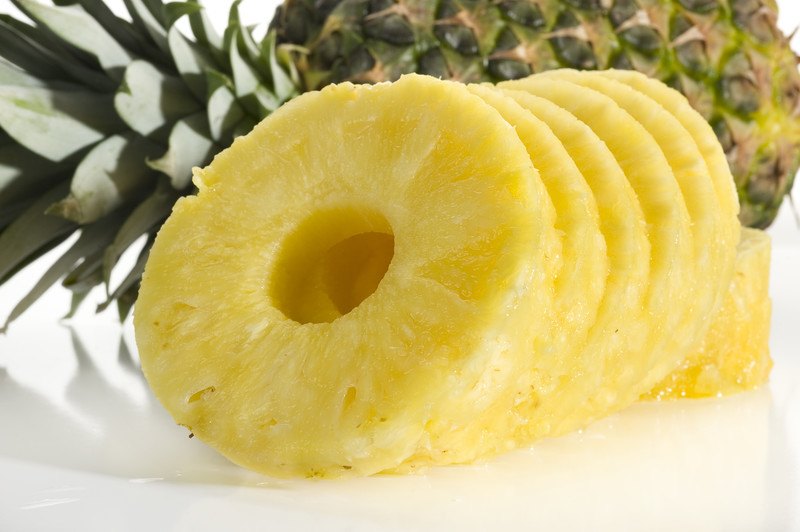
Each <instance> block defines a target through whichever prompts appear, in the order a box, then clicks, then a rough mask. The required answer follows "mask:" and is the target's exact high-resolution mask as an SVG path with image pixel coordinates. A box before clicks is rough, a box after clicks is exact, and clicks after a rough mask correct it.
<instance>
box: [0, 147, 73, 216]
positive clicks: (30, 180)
mask: <svg viewBox="0 0 800 532" xmlns="http://www.w3.org/2000/svg"><path fill="white" fill-rule="evenodd" d="M69 168H70V165H69V164H66V163H54V162H52V161H49V160H47V159H45V158H44V157H41V156H39V155H36V154H35V153H33V152H31V151H30V150H28V149H27V148H25V147H23V146H20V145H19V144H9V145H6V146H2V147H0V209H5V208H6V207H8V206H10V205H12V204H14V203H17V202H19V201H21V200H23V199H27V198H35V197H36V196H38V195H39V194H40V193H41V191H42V188H43V187H44V188H49V187H47V185H48V184H49V183H51V182H52V181H54V180H57V179H61V178H63V177H64V174H65V173H66V171H67V170H68V169H69ZM0 227H2V223H0Z"/></svg>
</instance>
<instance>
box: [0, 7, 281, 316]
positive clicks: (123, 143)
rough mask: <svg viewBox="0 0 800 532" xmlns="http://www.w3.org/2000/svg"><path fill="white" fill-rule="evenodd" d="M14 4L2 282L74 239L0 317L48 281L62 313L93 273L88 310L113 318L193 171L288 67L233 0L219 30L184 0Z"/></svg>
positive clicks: (125, 304)
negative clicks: (123, 13)
mask: <svg viewBox="0 0 800 532" xmlns="http://www.w3.org/2000/svg"><path fill="white" fill-rule="evenodd" d="M12 1H13V3H14V5H15V6H16V7H18V8H19V9H20V10H21V11H22V12H23V13H24V14H25V15H27V17H28V18H29V19H30V21H31V22H30V23H29V22H25V21H22V20H19V19H17V18H14V17H12V16H10V15H8V14H0V283H3V282H5V281H7V280H8V279H10V278H11V277H12V276H13V275H14V274H15V273H16V272H18V271H19V270H21V269H22V268H24V267H25V266H26V265H28V264H29V263H31V262H32V261H34V260H36V259H37V258H39V257H40V256H41V255H43V254H44V253H46V252H47V251H49V250H51V249H52V248H54V247H56V246H57V245H59V244H61V243H62V242H64V241H65V240H67V239H68V238H69V237H70V235H72V234H74V233H77V234H78V236H77V238H76V239H74V240H73V241H72V243H71V245H70V246H69V247H68V249H66V251H64V252H63V254H62V255H61V256H60V257H58V258H57V259H56V260H55V262H53V263H52V265H51V266H50V268H49V269H48V270H47V271H46V273H45V274H44V275H43V276H42V277H41V279H40V280H39V281H38V283H36V285H35V286H34V287H33V288H32V289H31V290H30V292H29V293H28V294H27V295H26V296H25V297H24V298H23V299H22V300H21V301H20V302H19V303H18V304H17V305H16V307H15V308H14V309H13V310H12V312H11V315H10V316H9V317H8V320H7V322H6V326H7V325H8V323H10V322H11V321H12V320H14V319H15V318H17V317H18V316H19V315H20V314H22V312H24V311H25V310H26V309H27V308H28V307H29V306H30V305H31V304H32V303H33V302H35V301H36V300H37V299H38V298H39V297H40V296H41V295H42V294H43V293H44V292H45V291H46V290H47V289H48V288H49V287H50V286H52V285H54V284H55V283H57V282H59V281H61V283H62V284H63V285H64V286H65V287H67V288H69V289H70V290H71V291H72V294H73V296H72V301H73V302H72V308H71V309H70V311H69V313H68V314H67V316H71V315H72V314H73V313H74V312H75V310H76V309H77V308H78V305H80V303H81V302H82V301H83V300H84V298H85V297H86V295H87V294H88V293H89V291H90V290H91V289H92V288H93V287H95V286H97V285H99V284H101V283H103V284H105V290H106V301H105V302H104V303H102V304H101V305H100V306H99V308H98V310H102V309H104V308H106V307H107V306H108V305H109V304H111V303H113V302H116V304H117V307H118V310H119V314H120V318H121V319H124V318H125V317H126V316H127V315H128V313H129V312H130V309H131V306H132V304H133V302H134V301H135V299H136V295H137V293H138V287H139V280H140V278H141V273H142V271H143V269H144V264H145V262H146V259H147V255H148V251H149V249H150V245H151V244H152V241H153V239H154V237H155V233H156V231H157V230H158V228H159V227H160V226H161V223H162V222H163V221H164V219H165V218H166V217H167V216H168V214H169V212H170V210H171V208H172V205H173V204H174V202H175V201H176V199H177V198H178V197H179V196H181V195H183V194H187V193H190V192H192V190H193V187H192V185H191V170H192V167H194V166H203V165H205V164H207V163H208V162H209V161H210V159H211V158H212V157H213V155H214V154H215V153H217V152H218V151H219V150H220V149H222V148H224V147H226V146H228V145H229V144H230V143H231V142H232V140H233V138H234V137H236V136H237V135H240V134H242V133H246V132H247V131H249V130H250V129H251V128H252V126H253V125H254V124H255V123H256V122H258V121H259V120H260V119H261V118H263V117H264V116H266V115H268V114H269V113H270V112H272V111H273V110H275V109H277V108H278V107H279V106H280V105H281V103H283V102H284V101H286V100H288V99H290V98H292V97H293V96H294V95H296V94H297V90H296V86H297V83H296V73H294V72H293V71H292V69H291V68H289V67H285V66H284V64H286V63H285V62H282V61H281V60H280V59H279V58H278V56H277V54H276V47H275V39H274V36H273V34H272V33H269V34H267V35H266V37H265V38H263V39H261V40H257V39H256V38H255V36H254V31H253V30H254V29H253V28H252V27H247V26H245V25H243V24H242V21H241V18H240V14H239V3H240V0H236V1H235V2H234V3H233V5H232V7H231V9H230V13H229V19H228V25H227V27H226V29H225V31H224V33H223V34H222V35H220V34H218V33H217V32H216V31H215V29H214V27H213V26H212V24H211V22H210V20H209V19H208V16H207V14H206V12H205V11H204V9H203V6H202V5H201V4H199V3H198V2H195V1H191V0H188V1H177V2H169V3H166V4H165V3H163V2H162V1H161V0H125V7H126V9H127V13H128V16H129V20H127V19H125V18H122V17H120V16H118V15H116V14H114V13H113V12H112V11H111V10H110V9H109V8H108V6H106V5H105V4H104V3H103V2H102V1H101V0H56V1H55V3H54V5H46V4H43V3H40V2H38V1H36V0H12ZM182 18H185V19H188V22H189V27H190V31H189V32H187V34H186V35H185V34H184V33H182V32H181V31H180V30H179V29H178V25H176V22H178V21H179V20H180V19H182ZM187 35H188V36H187ZM141 237H144V240H145V241H146V243H145V245H144V247H143V249H142V250H141V252H140V253H139V256H138V259H137V260H136V262H135V264H134V266H133V268H132V269H131V270H130V271H129V272H127V275H126V276H125V277H124V279H123V280H122V282H121V283H119V285H118V286H116V287H114V288H113V289H112V288H111V287H110V278H111V272H112V270H113V269H114V267H115V266H116V265H117V262H118V260H119V258H120V256H121V255H122V253H123V252H124V251H125V250H126V249H127V248H128V247H130V246H131V245H132V244H133V243H134V242H136V241H138V240H139V239H140V238H141ZM3 329H5V327H3Z"/></svg>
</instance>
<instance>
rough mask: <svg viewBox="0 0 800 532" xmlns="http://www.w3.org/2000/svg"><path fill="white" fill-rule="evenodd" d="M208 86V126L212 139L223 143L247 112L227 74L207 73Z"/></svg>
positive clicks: (210, 71)
mask: <svg viewBox="0 0 800 532" xmlns="http://www.w3.org/2000/svg"><path fill="white" fill-rule="evenodd" d="M206 80H207V84H208V91H209V97H208V103H207V109H206V112H207V113H208V126H209V130H210V131H211V138H212V139H214V140H215V141H217V142H220V141H222V140H223V139H224V138H225V137H226V136H227V135H229V134H230V132H231V131H232V130H233V129H234V128H235V127H236V124H238V123H239V122H240V121H241V120H242V119H243V118H244V117H245V112H244V110H243V109H242V107H241V106H240V105H239V102H238V101H237V100H236V96H235V95H234V94H233V90H231V86H232V83H231V81H230V79H228V77H227V76H225V74H222V73H221V72H217V71H215V70H211V69H209V70H207V71H206Z"/></svg>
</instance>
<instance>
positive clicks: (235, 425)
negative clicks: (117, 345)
mask: <svg viewBox="0 0 800 532" xmlns="http://www.w3.org/2000/svg"><path fill="white" fill-rule="evenodd" d="M195 183H196V185H197V187H198V189H199V193H198V195H197V196H194V197H188V198H185V199H182V200H181V201H180V202H179V203H178V204H177V205H176V207H175V209H174V212H173V214H172V216H171V217H170V218H169V220H168V221H167V222H166V223H165V225H164V226H163V228H162V229H161V231H160V233H159V235H158V238H157V239H156V242H155V244H154V246H153V249H152V252H151V255H150V259H149V261H148V264H147V268H146V270H145V273H144V278H143V279H144V280H143V283H142V288H141V293H140V296H139V302H138V304H137V308H136V312H135V325H136V336H137V343H138V345H139V350H140V356H141V361H142V367H143V370H144V373H145V375H146V377H147V379H148V382H149V383H150V386H151V387H152V389H153V390H154V392H155V394H156V396H157V397H158V398H159V400H160V401H161V402H162V403H163V404H164V405H165V407H166V408H167V410H169V411H170V413H171V414H172V416H173V417H174V418H175V420H176V422H177V423H179V424H182V425H185V426H187V427H188V428H189V429H190V430H191V431H192V432H193V433H194V434H195V435H197V436H198V437H199V438H200V439H202V440H203V441H205V442H206V443H208V444H210V445H211V446H213V447H214V448H216V449H217V450H219V451H220V452H221V453H222V454H224V455H226V456H227V457H229V458H230V459H231V460H233V461H234V462H237V463H239V464H242V465H244V466H246V467H249V468H252V469H255V470H258V471H261V472H264V473H268V474H271V475H276V476H293V475H307V476H339V475H365V474H372V473H376V472H379V471H384V470H389V469H393V468H397V467H398V466H399V465H401V464H403V465H404V466H405V467H413V466H415V465H418V464H425V463H435V462H448V463H449V462H453V461H462V462H463V461H468V460H472V459H475V458H476V457H478V456H481V455H483V454H486V453H492V452H498V451H500V450H502V449H505V448H507V447H508V444H509V440H510V434H509V433H510V431H509V429H508V428H507V427H506V425H507V424H508V423H511V422H512V421H513V419H512V417H511V416H509V415H507V416H505V417H503V416H499V417H498V416H494V415H493V413H494V412H496V411H500V410H508V409H507V405H508V404H513V402H514V400H515V399H516V398H518V397H519V396H521V395H522V394H523V392H527V390H528V389H529V388H530V386H531V383H530V382H528V380H529V379H530V375H531V373H532V372H531V370H530V365H531V363H532V360H533V357H531V353H532V352H535V351H536V350H537V349H542V348H543V346H546V345H549V344H550V338H549V336H548V335H549V334H550V330H551V318H550V316H549V312H550V309H552V307H553V301H552V299H553V277H554V275H553V272H554V271H555V270H556V269H557V268H558V264H559V254H560V249H559V248H560V242H559V240H558V238H557V233H556V231H555V229H554V218H555V214H554V210H553V207H552V204H551V202H550V199H549V197H548V196H547V193H546V191H545V189H544V186H543V185H542V183H541V181H540V179H539V178H538V176H537V174H536V171H535V170H534V168H533V166H532V164H531V161H530V158H529V156H528V154H527V152H526V150H525V147H524V145H523V144H522V143H521V142H520V140H519V138H518V136H517V135H516V133H515V132H514V129H513V128H512V127H511V126H510V125H509V124H508V123H507V122H505V121H504V120H503V119H502V118H501V117H500V115H499V114H498V113H497V112H496V111H495V110H494V109H492V108H491V107H489V106H487V105H485V104H484V103H483V101H482V100H481V99H480V98H478V97H477V96H475V95H473V94H471V93H470V92H469V91H468V90H467V89H466V87H464V86H463V85H459V84H456V83H451V82H441V81H437V80H433V79H431V78H426V77H423V76H406V77H404V78H403V79H401V80H400V81H398V82H396V83H394V84H379V85H375V86H354V85H351V84H343V85H340V86H332V87H329V88H326V89H324V90H322V91H320V92H315V93H308V94H306V95H303V96H300V97H298V98H297V99H295V100H293V101H292V102H290V103H289V104H287V105H285V106H284V107H282V108H281V109H280V110H278V111H277V112H276V113H274V114H273V115H271V116H270V117H269V118H268V119H266V120H265V121H264V122H262V123H261V124H260V125H259V126H257V127H256V128H255V129H254V131H253V132H251V133H250V134H248V135H247V136H245V137H242V138H239V139H237V141H236V142H235V143H234V144H233V146H232V147H231V148H229V149H228V150H225V151H224V152H222V153H220V154H219V155H218V156H217V157H216V158H215V159H214V161H213V162H212V163H211V165H210V166H208V167H207V168H205V169H203V170H200V171H197V172H196V174H195ZM353 238H356V239H362V242H361V244H365V246H364V247H366V248H369V249H372V250H373V251H374V253H372V254H370V253H368V252H365V254H366V256H364V257H361V258H359V257H352V256H349V257H346V256H345V255H347V253H346V250H347V249H348V248H352V247H359V248H361V247H362V246H360V245H357V244H359V243H358V242H353V241H352V240H351V239H353ZM389 255H390V257H389ZM383 268H386V270H385V271H384V272H382V271H381V270H382V269H383ZM353 270H356V271H353ZM381 274H383V275H382V276H381ZM335 276H343V278H341V279H339V280H338V281H336V282H332V279H331V278H332V277H335ZM342 287H345V288H342ZM373 288H374V292H373V293H372V294H370V295H367V296H366V297H365V298H364V299H363V300H362V301H360V302H359V301H357V300H358V299H359V298H361V297H363V296H365V295H366V293H367V292H369V291H370V290H372V289H373ZM355 303H358V304H357V306H355V308H351V307H353V305H354V304H355ZM318 306H320V307H322V310H319V309H317V307H318Z"/></svg>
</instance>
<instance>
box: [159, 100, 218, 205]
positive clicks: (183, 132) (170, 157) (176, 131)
mask: <svg viewBox="0 0 800 532" xmlns="http://www.w3.org/2000/svg"><path fill="white" fill-rule="evenodd" d="M217 151H219V146H218V145H217V144H215V143H214V141H213V140H211V132H210V131H209V129H208V119H207V117H206V114H205V113H202V112H201V113H195V114H193V115H191V116H187V117H186V118H183V119H181V120H178V122H176V123H175V125H174V126H173V127H172V132H170V135H169V149H168V150H167V152H166V153H165V154H164V155H163V156H162V157H160V158H159V159H156V160H153V161H148V164H149V165H150V167H151V168H153V169H155V170H158V171H159V172H162V173H164V174H166V175H167V176H169V179H170V183H171V184H172V187H173V188H174V189H176V190H183V189H184V188H186V187H187V186H188V185H189V183H190V182H191V179H192V168H193V167H195V166H204V165H206V164H207V163H208V162H209V161H210V159H211V156H212V155H213V154H214V153H215V152H217Z"/></svg>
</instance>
